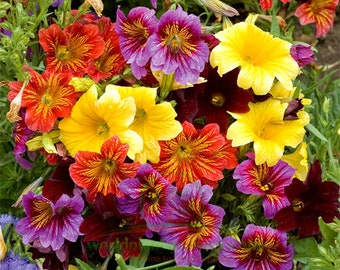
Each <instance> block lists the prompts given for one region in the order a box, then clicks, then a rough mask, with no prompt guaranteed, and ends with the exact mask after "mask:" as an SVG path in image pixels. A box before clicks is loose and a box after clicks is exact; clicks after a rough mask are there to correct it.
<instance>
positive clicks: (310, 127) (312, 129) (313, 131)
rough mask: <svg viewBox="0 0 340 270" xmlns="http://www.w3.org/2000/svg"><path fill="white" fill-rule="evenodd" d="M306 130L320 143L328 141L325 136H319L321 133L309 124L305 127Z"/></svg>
mask: <svg viewBox="0 0 340 270" xmlns="http://www.w3.org/2000/svg"><path fill="white" fill-rule="evenodd" d="M306 129H308V131H310V132H311V133H313V134H314V135H315V136H316V137H318V138H319V139H320V140H321V141H324V142H327V141H328V140H327V139H326V137H325V136H323V135H322V134H321V132H320V131H319V130H318V129H317V128H316V127H314V126H313V125H312V124H311V123H309V124H308V125H306Z"/></svg>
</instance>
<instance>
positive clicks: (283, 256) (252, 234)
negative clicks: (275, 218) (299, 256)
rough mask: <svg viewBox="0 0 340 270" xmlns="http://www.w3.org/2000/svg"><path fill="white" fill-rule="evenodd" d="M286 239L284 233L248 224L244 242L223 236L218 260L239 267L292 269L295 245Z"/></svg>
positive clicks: (227, 265)
mask: <svg viewBox="0 0 340 270" xmlns="http://www.w3.org/2000/svg"><path fill="white" fill-rule="evenodd" d="M287 239H288V237H287V235H286V233H284V232H280V231H278V230H275V229H273V228H270V227H263V226H256V225H253V224H249V225H247V227H246V228H245V230H244V233H243V236H242V241H241V242H239V241H237V240H236V239H235V238H233V237H231V236H227V237H225V238H223V240H222V250H221V251H220V253H219V254H218V260H219V262H220V263H221V264H223V265H224V266H226V267H231V268H233V269H238V270H250V269H275V270H286V269H291V268H292V265H293V255H294V247H293V245H288V246H287Z"/></svg>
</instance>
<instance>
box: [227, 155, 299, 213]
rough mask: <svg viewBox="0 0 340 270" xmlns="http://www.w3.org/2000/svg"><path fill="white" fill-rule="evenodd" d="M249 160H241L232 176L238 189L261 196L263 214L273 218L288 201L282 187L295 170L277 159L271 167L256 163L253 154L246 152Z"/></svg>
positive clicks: (290, 178) (289, 180)
mask: <svg viewBox="0 0 340 270" xmlns="http://www.w3.org/2000/svg"><path fill="white" fill-rule="evenodd" d="M247 156H248V157H250V160H245V161H243V162H242V163H241V164H240V165H238V166H237V167H236V169H235V171H234V174H233V178H234V179H236V180H238V181H237V183H236V187H237V189H238V191H240V192H242V193H245V194H254V195H259V196H262V197H263V202H262V206H263V209H264V215H265V216H266V217H267V218H273V217H274V216H275V214H276V213H277V212H278V211H279V210H280V209H282V208H283V207H285V206H288V205H289V201H288V199H287V197H286V195H285V192H284V188H285V187H286V186H288V185H289V184H291V182H292V178H293V175H294V172H295V170H294V169H293V168H292V167H290V166H289V165H288V164H287V163H286V162H283V161H281V160H280V161H279V162H278V163H276V164H275V165H274V166H273V167H268V165H267V164H266V163H263V164H261V165H256V164H255V162H254V154H253V153H250V154H247Z"/></svg>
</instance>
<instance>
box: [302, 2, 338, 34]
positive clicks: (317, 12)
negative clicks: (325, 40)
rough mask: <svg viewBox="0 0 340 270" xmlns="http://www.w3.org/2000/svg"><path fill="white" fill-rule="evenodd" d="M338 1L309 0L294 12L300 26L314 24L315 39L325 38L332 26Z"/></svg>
mask: <svg viewBox="0 0 340 270" xmlns="http://www.w3.org/2000/svg"><path fill="white" fill-rule="evenodd" d="M338 4H339V0H309V1H307V2H305V3H303V4H301V5H300V6H299V7H298V8H297V9H296V10H295V16H297V17H298V18H299V20H300V23H301V24H302V25H305V24H310V23H315V27H316V37H317V38H319V37H325V36H326V35H327V33H328V32H329V30H330V29H331V28H332V26H333V22H334V17H335V12H336V7H337V5H338Z"/></svg>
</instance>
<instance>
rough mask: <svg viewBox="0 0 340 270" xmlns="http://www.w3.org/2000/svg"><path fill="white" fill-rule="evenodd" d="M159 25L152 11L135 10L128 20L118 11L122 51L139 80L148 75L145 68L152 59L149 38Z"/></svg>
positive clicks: (118, 28)
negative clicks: (147, 44)
mask: <svg viewBox="0 0 340 270" xmlns="http://www.w3.org/2000/svg"><path fill="white" fill-rule="evenodd" d="M157 25H158V20H157V18H156V16H155V11H154V10H152V9H148V8H146V7H136V8H133V9H131V10H130V12H129V15H128V17H127V18H126V17H125V15H124V13H123V12H122V11H121V10H120V9H119V8H118V9H117V21H116V32H117V34H118V36H119V41H120V49H121V51H122V54H123V56H124V58H125V59H126V60H127V63H128V64H131V71H132V73H133V75H134V76H135V77H136V78H137V79H140V78H141V77H143V76H145V75H146V67H145V66H146V64H147V63H148V61H149V59H150V57H151V54H150V51H149V49H148V48H147V46H146V43H147V41H148V38H149V36H151V35H152V34H153V33H154V32H155V31H156V30H157Z"/></svg>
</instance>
